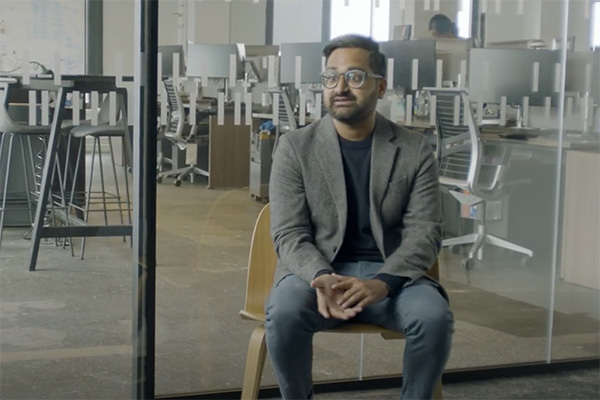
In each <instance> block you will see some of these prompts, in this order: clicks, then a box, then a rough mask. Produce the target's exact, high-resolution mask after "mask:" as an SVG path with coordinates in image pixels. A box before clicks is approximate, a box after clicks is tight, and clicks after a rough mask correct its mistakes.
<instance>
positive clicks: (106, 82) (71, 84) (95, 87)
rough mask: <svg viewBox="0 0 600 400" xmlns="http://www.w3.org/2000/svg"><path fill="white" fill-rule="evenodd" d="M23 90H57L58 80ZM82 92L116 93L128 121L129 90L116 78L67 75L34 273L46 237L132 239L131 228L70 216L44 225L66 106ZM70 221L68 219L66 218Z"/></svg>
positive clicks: (48, 160)
mask: <svg viewBox="0 0 600 400" xmlns="http://www.w3.org/2000/svg"><path fill="white" fill-rule="evenodd" d="M23 87H26V88H29V89H33V90H48V89H56V88H57V86H56V84H55V83H54V80H51V79H37V78H32V79H31V82H30V84H28V85H23ZM74 91H78V92H79V93H91V92H99V93H108V92H116V93H117V100H120V101H122V104H123V110H122V113H123V115H122V118H123V120H125V121H126V120H127V112H126V105H127V93H126V91H125V89H123V88H119V87H117V86H116V79H115V77H110V76H89V75H63V76H61V82H60V85H59V86H58V94H57V99H56V106H55V110H54V116H53V119H52V128H51V131H50V137H49V139H48V144H47V146H48V148H47V151H46V157H45V159H44V168H43V170H42V179H41V185H40V193H39V200H38V204H37V209H36V212H35V218H34V224H33V229H32V233H31V249H30V254H29V270H30V271H34V270H35V267H36V264H37V258H38V252H39V247H40V241H41V239H42V238H63V237H89V236H131V233H132V226H131V225H89V224H86V223H85V222H83V221H81V220H80V219H78V218H75V217H71V216H68V220H69V223H70V224H72V225H68V226H44V217H45V215H46V210H47V205H48V204H47V201H46V199H49V196H50V191H51V187H50V182H51V181H52V177H53V173H54V168H53V167H54V165H55V164H54V163H55V159H56V156H57V150H58V146H59V142H60V136H61V126H62V122H63V121H64V120H66V119H67V113H68V111H69V110H68V109H67V107H66V100H67V95H68V94H69V93H73V92H74ZM59 217H60V216H59ZM63 217H64V219H66V216H63Z"/></svg>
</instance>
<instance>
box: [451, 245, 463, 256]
mask: <svg viewBox="0 0 600 400" xmlns="http://www.w3.org/2000/svg"><path fill="white" fill-rule="evenodd" d="M450 252H451V253H452V254H456V255H460V254H461V253H462V248H461V247H460V246H450Z"/></svg>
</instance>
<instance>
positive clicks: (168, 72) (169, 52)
mask: <svg viewBox="0 0 600 400" xmlns="http://www.w3.org/2000/svg"><path fill="white" fill-rule="evenodd" d="M158 52H159V53H161V54H162V63H161V67H162V75H163V76H173V55H174V54H176V53H177V54H179V76H185V57H184V54H183V46H182V45H180V44H175V45H166V46H158Z"/></svg>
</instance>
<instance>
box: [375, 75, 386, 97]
mask: <svg viewBox="0 0 600 400" xmlns="http://www.w3.org/2000/svg"><path fill="white" fill-rule="evenodd" d="M377 91H378V94H377V97H379V98H380V99H383V96H385V92H386V91H387V80H386V79H385V78H383V79H380V80H379V86H378V87H377Z"/></svg>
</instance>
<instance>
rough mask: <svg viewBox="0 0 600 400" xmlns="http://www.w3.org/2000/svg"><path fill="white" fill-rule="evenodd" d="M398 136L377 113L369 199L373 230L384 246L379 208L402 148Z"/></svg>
mask: <svg viewBox="0 0 600 400" xmlns="http://www.w3.org/2000/svg"><path fill="white" fill-rule="evenodd" d="M395 138H396V136H395V135H394V133H393V132H392V129H391V127H390V124H389V123H388V121H387V120H386V119H385V117H383V116H382V115H380V114H377V120H376V122H375V130H374V132H373V148H372V153H371V190H370V197H369V200H370V202H371V209H370V219H371V230H372V232H373V236H374V238H375V241H376V242H377V243H379V244H380V246H383V228H382V225H381V217H380V214H379V210H380V209H381V202H382V201H383V196H384V195H385V192H386V190H387V186H388V183H389V180H390V175H391V173H392V169H393V168H394V162H395V160H396V156H397V154H396V153H399V152H400V148H399V147H398V145H397V144H396V143H394V139H395Z"/></svg>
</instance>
